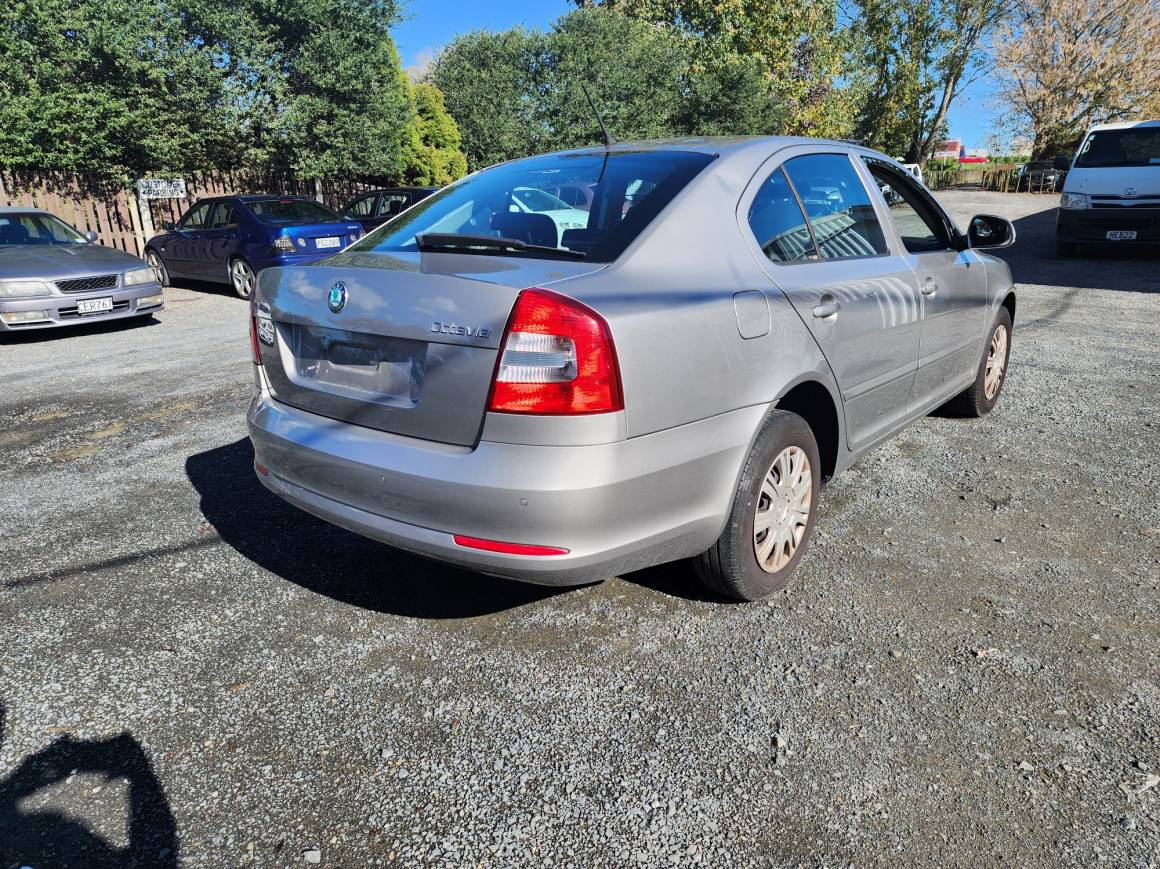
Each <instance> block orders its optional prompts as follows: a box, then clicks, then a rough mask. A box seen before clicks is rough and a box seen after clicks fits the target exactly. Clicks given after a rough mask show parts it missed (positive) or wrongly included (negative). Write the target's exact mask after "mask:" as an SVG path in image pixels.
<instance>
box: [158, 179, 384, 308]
mask: <svg viewBox="0 0 1160 869" xmlns="http://www.w3.org/2000/svg"><path fill="white" fill-rule="evenodd" d="M362 232H363V230H362V227H361V226H359V224H358V223H356V222H354V221H351V220H348V219H345V218H343V217H340V216H339V215H337V214H335V213H334V212H333V211H331V210H330V209H329V208H327V207H326V206H324V205H321V204H319V203H318V202H316V201H315V200H313V199H310V198H309V197H306V196H271V195H265V194H256V195H247V196H220V197H215V198H213V199H202V200H200V201H199V202H198V203H197V204H196V205H194V206H193V207H192V208H190V209H189V211H187V212H185V214H184V215H182V217H181V220H179V221H178V222H177V223H176V224H173V223H167V224H166V225H165V232H163V233H162V234H161V235H156V236H154V237H153V238H151V239H149V243H148V244H147V245H146V246H145V259H146V260H148V262H149V265H151V266H153V268H154V270H155V271H156V272H157V274H159V275H160V276H161V278H162V280H163V281H164V282H165V283H166V284H168V283H169V279H170V278H172V277H182V278H195V279H197V280H202V281H217V282H218V283H223V284H224V283H231V284H233V287H234V290H235V291H236V292H237V294H238V295H239V296H241V297H242V298H243V299H248V298H249V297H250V293H252V292H253V290H254V285H255V281H256V278H257V275H258V273H259V272H261V271H262V269H265V268H269V267H270V266H291V265H305V264H306V263H311V262H316V261H317V260H320V259H323V258H325V257H328V256H330V255H331V254H334V253H338V251H340V250H342V249H343V248H345V247H346V246H347V245H348V244H350V243H351V242H354V241H357V240H358V238H359V236H361V235H362Z"/></svg>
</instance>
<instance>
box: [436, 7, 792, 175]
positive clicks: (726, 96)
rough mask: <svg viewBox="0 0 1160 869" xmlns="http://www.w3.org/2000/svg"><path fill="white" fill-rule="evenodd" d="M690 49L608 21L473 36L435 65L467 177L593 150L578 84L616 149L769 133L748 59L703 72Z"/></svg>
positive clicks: (684, 41) (665, 30)
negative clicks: (526, 159) (630, 143)
mask: <svg viewBox="0 0 1160 869" xmlns="http://www.w3.org/2000/svg"><path fill="white" fill-rule="evenodd" d="M696 48H697V47H696V43H695V39H694V38H693V37H691V36H689V35H688V34H686V33H684V32H682V31H680V30H678V29H677V28H674V27H670V26H665V25H659V26H658V25H656V24H653V23H649V22H646V21H642V20H640V19H637V18H633V17H631V16H628V15H623V14H621V13H618V12H615V11H610V10H607V9H583V10H578V11H576V12H573V13H571V14H570V15H566V16H564V17H562V18H560V19H559V20H558V21H557V22H556V23H555V24H554V26H553V28H552V30H551V31H550V32H549V33H547V34H542V33H538V32H528V31H525V30H522V29H516V30H510V31H506V32H504V33H499V34H483V33H474V34H469V35H468V36H466V37H461V38H460V39H458V40H456V41H455V42H453V43H452V44H451V45H449V46H448V47H447V48H446V49H445V50H444V51H443V52H442V53H441V54H440V55H439V57H438V58H437V59H436V61H435V63H434V65H433V67H432V71H431V79H432V81H433V82H434V83H435V84H437V85H439V87H440V88H441V89H442V90H443V91H444V92H445V93H446V94H447V106H448V109H449V111H450V112H451V114H452V115H453V116H454V117H455V119H456V121H458V123H459V127H460V130H461V131H462V133H463V141H464V150H465V151H466V152H467V155H468V162H469V164H470V165H471V166H472V168H479V167H480V166H485V165H489V164H490V163H495V162H499V161H501V160H507V159H511V158H513V157H520V156H525V155H527V154H531V153H536V152H538V151H545V150H550V149H552V148H567V147H575V146H578V145H585V144H591V143H593V142H597V141H599V140H600V132H599V126H598V124H597V123H596V120H595V118H594V117H593V114H592V110H591V108H590V107H589V106H588V103H587V100H586V99H585V97H584V94H583V91H582V90H581V88H580V85H581V84H585V85H587V86H588V89H589V91H590V92H591V94H592V97H593V99H594V101H595V102H596V104H597V107H598V109H599V111H600V113H601V116H602V117H603V119H604V121H605V124H606V125H607V126H608V128H609V131H610V132H611V133H612V134H613V136H615V137H616V138H618V139H622V140H627V139H648V138H664V137H668V136H682V135H711V134H743V133H772V132H776V131H777V129H778V126H779V124H780V119H781V115H782V107H781V105H780V104H779V103H778V101H777V100H776V99H775V98H774V97H773V95H772V92H771V88H770V86H769V83H768V81H767V80H766V78H765V76H764V75H763V73H762V72H761V70H760V68H759V66H758V65H757V64H756V63H755V62H754V61H753V60H752V59H746V58H728V59H718V60H716V61H715V62H714V63H712V64H708V63H705V62H703V61H702V60H701V59H700V57H699V55H698V52H697V50H696Z"/></svg>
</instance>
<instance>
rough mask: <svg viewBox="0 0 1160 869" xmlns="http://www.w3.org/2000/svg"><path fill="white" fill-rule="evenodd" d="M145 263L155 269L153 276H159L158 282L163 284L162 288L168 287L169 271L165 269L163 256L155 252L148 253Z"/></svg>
mask: <svg viewBox="0 0 1160 869" xmlns="http://www.w3.org/2000/svg"><path fill="white" fill-rule="evenodd" d="M145 262H147V263H149V266H150V268H152V269H153V274H155V275H157V280H159V281H160V282H161V286H163V287H168V286H169V270H168V269H166V268H165V261H164V260H162V259H161V255H160V254H159V253H157V251H155V250H151V251H147V252H146V254H145Z"/></svg>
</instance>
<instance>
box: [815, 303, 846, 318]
mask: <svg viewBox="0 0 1160 869" xmlns="http://www.w3.org/2000/svg"><path fill="white" fill-rule="evenodd" d="M840 310H842V306H841V305H839V304H838V303H837V302H823V303H822V304H820V305H814V311H813V313H814V316H815V317H817V318H818V319H819V320H825V319H828V318H832V317H836V316H838V312H839V311H840Z"/></svg>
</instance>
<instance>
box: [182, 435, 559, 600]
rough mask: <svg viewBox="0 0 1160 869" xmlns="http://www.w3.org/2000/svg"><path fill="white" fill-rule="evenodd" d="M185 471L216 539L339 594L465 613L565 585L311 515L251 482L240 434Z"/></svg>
mask: <svg viewBox="0 0 1160 869" xmlns="http://www.w3.org/2000/svg"><path fill="white" fill-rule="evenodd" d="M185 472H186V475H187V476H188V477H189V481H190V482H191V483H192V484H193V486H194V488H195V489H197V492H198V494H199V495H200V496H201V512H202V515H203V516H205V519H206V521H207V522H208V523H209V524H210V525H212V526H213V527H214V529H215V530H216V531H217V533H218V535H219V536H220V537H221V539H222V540H223V541H224V542H225V543H227V544H229V545H230V546H232V547H233V548H234V549H235V550H237V551H238V552H239V553H241V554H242V555H243V556H245V557H246V558H248V559H249V560H250V561H252V562H254V563H255V564H257V565H259V566H261V567H263V568H265V569H266V570H268V571H270V572H271V573H273V574H276V575H277V576H280V577H282V578H283V579H286V580H289V581H290V582H293V583H295V584H297V585H300V586H302V587H303V588H308V589H310V590H311V591H314V592H317V593H318V594H323V595H326V596H327V597H330V598H333V599H335V600H338V601H342V602H343V603H348V604H352V605H354V606H359V607H363V608H366V609H372V610H376V611H379V612H389V613H393V614H395V615H401V616H409V617H415V618H470V617H472V616H480V615H488V614H490V613H495V612H501V611H503V610H508V609H512V608H513V607H518V606H522V605H523V604H527V603H532V602H534V601H537V600H542V599H544V598H546V597H550V596H552V595H554V594H559V593H561V592H563V591H566V590H567V589H563V588H551V587H546V586H536V585H527V584H525V583H519V582H512V581H509V580H504V579H497V578H495V577H491V576H483V575H482V574H478V573H473V572H472V571H469V570H460V569H458V568H456V567H452V566H450V565H446V564H441V563H440V562H437V561H431V560H429V559H426V558H421V557H419V556H415V555H411V554H410V553H407V552H404V551H402V550H400V549H395V548H393V547H390V546H387V545H385V544H382V543H377V542H376V541H373V540H369V539H367V538H365V537H361V536H360V535H358V534H354V533H352V532H350V531H347V530H345V529H343V528H339V527H338V526H337V525H331V524H330V523H329V522H324V521H323V520H321V519H318V518H316V517H314V516H311V515H310V514H309V513H306V512H304V511H302V510H299V509H298V508H297V507H294V506H292V505H290V504H288V503H286V502H285V501H283V500H282V499H281V498H278V497H276V496H275V495H273V494H272V493H270V492H269V491H267V490H266V488H265V487H264V486H263V485H262V484H261V483H260V482H258V479H257V477H256V476H255V474H254V451H253V447H252V446H251V445H250V441H249V439H248V438H243V439H241V440H238V441H235V442H234V443H231V444H226V445H225V446H222V447H217V448H215V449H212V450H207V451H205V452H203V453H197V454H196V455H193V456H190V457H189V458H188V459H187V460H186V462H185Z"/></svg>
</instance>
